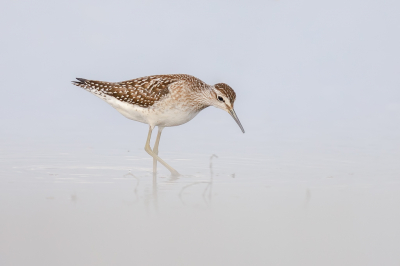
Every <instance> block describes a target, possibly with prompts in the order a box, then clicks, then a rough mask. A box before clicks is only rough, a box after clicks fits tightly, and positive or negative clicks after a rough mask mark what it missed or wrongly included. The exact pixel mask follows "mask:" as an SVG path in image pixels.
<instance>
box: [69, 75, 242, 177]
mask: <svg viewBox="0 0 400 266" xmlns="http://www.w3.org/2000/svg"><path fill="white" fill-rule="evenodd" d="M77 80H78V81H73V82H72V83H73V84H74V85H76V86H79V87H82V88H84V89H85V90H87V91H89V92H91V93H93V94H94V95H96V96H98V97H99V98H101V99H103V100H104V101H106V102H107V103H108V104H110V105H111V106H112V107H114V108H115V109H117V111H118V112H120V113H121V114H122V115H124V116H125V117H127V118H129V119H132V120H135V121H138V122H142V123H145V124H148V125H149V133H148V136H147V141H146V145H145V148H144V149H145V151H146V152H147V153H148V154H150V155H151V156H152V157H153V173H156V171H157V161H159V162H160V163H161V164H162V165H164V166H165V167H166V168H167V169H168V170H169V171H170V172H171V174H172V176H179V173H178V172H177V171H176V170H175V169H174V168H172V167H171V166H169V165H168V164H167V163H166V162H165V161H164V160H162V159H161V158H160V157H159V156H158V145H159V143H160V137H161V132H162V130H163V129H164V127H173V126H179V125H182V124H184V123H187V122H189V121H190V120H192V119H193V118H194V117H195V116H196V115H197V114H198V113H199V112H200V111H201V110H203V109H204V108H207V107H209V106H214V107H217V108H219V109H222V110H225V111H227V112H228V113H229V114H230V115H231V116H232V117H233V119H234V120H235V121H236V123H237V124H238V125H239V127H240V129H241V130H242V132H243V133H244V129H243V126H242V124H241V123H240V121H239V118H238V117H237V115H236V113H235V110H234V109H233V104H234V102H235V99H236V93H235V91H234V90H233V89H232V88H231V87H230V86H228V85H227V84H225V83H218V84H215V85H213V86H211V85H208V84H206V83H205V82H203V81H201V80H200V79H198V78H196V77H193V76H190V75H185V74H177V75H155V76H147V77H142V78H137V79H132V80H127V81H122V82H104V81H96V80H88V79H82V78H77ZM156 126H158V134H157V139H156V142H155V144H154V148H153V149H151V147H150V139H151V133H152V131H153V129H154V127H156Z"/></svg>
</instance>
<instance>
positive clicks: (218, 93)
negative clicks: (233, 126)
mask: <svg viewBox="0 0 400 266" xmlns="http://www.w3.org/2000/svg"><path fill="white" fill-rule="evenodd" d="M211 97H212V99H211V105H212V106H214V107H217V108H219V109H222V110H224V111H227V112H228V113H229V114H230V115H231V116H232V117H233V119H235V121H236V123H237V124H238V125H239V127H240V129H241V130H242V132H243V133H244V129H243V126H242V124H241V123H240V121H239V118H238V117H237V115H236V113H235V110H234V109H233V104H234V103H235V99H236V93H235V91H234V90H233V89H232V88H231V87H230V86H229V85H228V84H225V83H218V84H215V85H214V86H213V87H212V91H211Z"/></svg>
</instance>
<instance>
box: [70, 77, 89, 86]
mask: <svg viewBox="0 0 400 266" xmlns="http://www.w3.org/2000/svg"><path fill="white" fill-rule="evenodd" d="M76 79H77V80H78V81H76V80H73V81H72V84H74V85H76V86H79V87H83V86H85V85H86V82H87V79H83V78H76Z"/></svg>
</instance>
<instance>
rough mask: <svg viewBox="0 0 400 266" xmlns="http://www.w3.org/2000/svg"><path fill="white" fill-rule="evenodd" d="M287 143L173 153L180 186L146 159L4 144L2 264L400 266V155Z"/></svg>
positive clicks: (169, 156)
mask: <svg viewBox="0 0 400 266" xmlns="http://www.w3.org/2000/svg"><path fill="white" fill-rule="evenodd" d="M286 144H287V145H286V148H285V145H284V143H283V142H282V143H280V145H278V146H281V147H282V150H285V152H282V153H281V154H279V153H275V156H269V155H264V156H261V155H257V154H253V155H252V156H251V155H249V154H246V156H244V155H241V154H229V153H228V152H227V153H226V154H206V153H203V154H202V153H198V154H196V153H194V152H191V153H186V154H185V153H181V152H179V153H168V152H163V151H162V150H161V151H160V152H161V153H160V155H161V156H162V157H163V158H165V160H166V161H167V162H169V163H170V164H171V165H173V166H174V167H176V169H177V170H179V171H180V172H181V173H182V174H183V176H181V177H180V178H177V179H173V178H171V177H170V176H169V175H168V172H167V171H166V170H165V169H164V168H163V167H162V166H159V168H160V169H159V170H160V173H159V174H158V175H157V177H156V178H153V176H152V173H151V167H152V160H151V159H150V157H149V156H148V155H147V154H146V153H145V152H144V151H143V150H142V149H135V150H127V149H118V148H112V145H111V146H107V147H104V146H101V145H98V146H97V147H90V146H87V145H86V146H85V145H77V144H75V145H74V144H73V142H72V143H70V144H68V145H55V146H46V145H43V143H37V144H35V145H33V144H32V145H21V146H19V145H6V144H3V145H2V149H1V150H2V152H1V157H0V175H1V178H0V182H1V186H0V210H1V218H0V236H1V237H0V250H2V252H1V253H0V254H1V256H0V262H1V265H128V264H129V265H268V264H271V265H399V263H400V255H399V254H400V252H399V247H400V243H399V239H400V229H399V226H398V225H399V224H400V215H399V213H400V212H399V210H400V194H399V191H400V178H399V168H398V166H397V164H396V162H398V159H399V154H398V153H397V152H396V150H395V149H394V150H390V149H386V150H384V151H385V152H383V151H382V149H383V148H382V145H381V146H379V147H380V149H381V150H380V151H378V150H379V149H378V148H377V146H374V145H370V147H369V148H365V147H364V148H362V147H356V146H354V144H353V146H351V143H346V142H344V141H343V142H342V145H341V146H340V145H339V144H340V143H335V145H331V146H329V145H325V146H323V147H324V148H323V149H318V148H317V147H316V146H315V145H314V146H313V144H315V143H313V142H312V141H309V142H295V141H287V143H286ZM117 146H118V145H117ZM290 147H291V148H290ZM312 147H314V148H312ZM270 148H271V149H272V150H274V146H273V145H271V146H270ZM275 148H276V147H275ZM303 148H305V149H303ZM202 150H206V148H204V149H202ZM307 150H308V151H307ZM379 154H380V156H378V155H379ZM377 157H379V158H377Z"/></svg>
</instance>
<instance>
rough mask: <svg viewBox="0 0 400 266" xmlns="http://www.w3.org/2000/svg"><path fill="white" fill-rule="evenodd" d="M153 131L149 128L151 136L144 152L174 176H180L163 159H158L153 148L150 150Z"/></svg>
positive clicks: (148, 137)
mask: <svg viewBox="0 0 400 266" xmlns="http://www.w3.org/2000/svg"><path fill="white" fill-rule="evenodd" d="M152 131H153V128H152V127H151V126H150V127H149V134H148V135H147V141H146V146H144V150H145V151H146V152H147V153H148V154H150V155H151V156H152V157H153V158H154V159H156V160H157V161H159V162H160V163H161V164H162V165H164V166H165V167H166V168H167V169H168V170H169V171H170V172H171V174H172V176H179V173H178V172H177V171H176V170H175V169H174V168H172V167H171V166H169V165H168V164H167V163H166V162H164V160H163V159H161V158H160V157H158V155H157V154H155V153H154V152H153V151H152V150H151V148H150V139H151V132H152Z"/></svg>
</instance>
